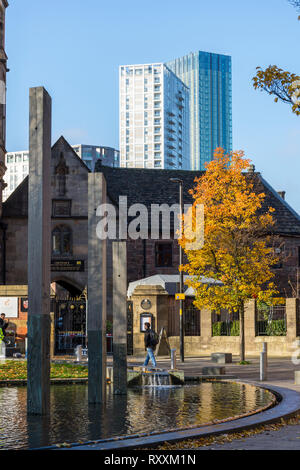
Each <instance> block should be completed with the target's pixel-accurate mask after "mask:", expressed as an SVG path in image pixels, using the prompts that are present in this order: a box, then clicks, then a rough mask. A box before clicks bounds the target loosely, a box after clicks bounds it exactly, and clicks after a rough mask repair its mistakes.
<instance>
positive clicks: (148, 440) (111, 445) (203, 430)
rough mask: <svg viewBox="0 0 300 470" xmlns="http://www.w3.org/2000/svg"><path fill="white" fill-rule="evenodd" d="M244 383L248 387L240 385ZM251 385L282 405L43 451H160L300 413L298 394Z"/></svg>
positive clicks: (283, 389) (53, 447)
mask: <svg viewBox="0 0 300 470" xmlns="http://www.w3.org/2000/svg"><path fill="white" fill-rule="evenodd" d="M239 382H240V383H246V382H242V381H239ZM247 384H248V385H253V386H256V387H260V388H264V389H266V390H269V391H270V392H272V393H273V394H275V395H276V396H277V398H278V399H279V400H280V401H279V403H278V404H277V405H276V406H274V407H272V408H269V409H267V410H265V411H261V412H256V413H255V414H252V415H250V416H246V417H243V418H237V419H233V420H231V421H227V422H222V423H219V424H217V423H216V424H210V425H207V426H205V425H204V426H201V427H192V428H188V429H181V430H172V431H163V432H160V433H150V434H147V435H134V436H125V437H124V436H123V437H114V438H110V439H105V440H97V441H91V442H86V443H84V444H78V443H74V444H68V447H57V446H50V447H44V448H42V449H39V450H43V449H45V450H106V451H110V450H122V449H124V450H127V449H138V448H140V449H142V448H143V447H144V448H149V447H152V448H154V447H157V446H158V445H161V444H163V443H164V442H168V443H175V442H179V441H183V440H187V439H195V438H196V439H199V438H204V437H208V436H214V435H218V434H228V433H233V432H238V431H241V430H245V429H250V428H255V427H258V426H261V425H263V424H268V423H273V422H276V421H278V420H280V419H281V418H288V417H290V416H292V415H294V414H295V413H296V412H298V411H300V394H299V393H298V392H295V391H294V390H290V389H286V388H282V387H275V386H270V385H262V384H260V383H253V382H247Z"/></svg>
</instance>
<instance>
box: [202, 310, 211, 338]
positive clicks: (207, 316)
mask: <svg viewBox="0 0 300 470" xmlns="http://www.w3.org/2000/svg"><path fill="white" fill-rule="evenodd" d="M200 322H201V323H200V334H201V337H202V338H203V340H204V341H207V340H209V339H210V338H211V337H212V321H211V310H207V309H202V310H201V313H200Z"/></svg>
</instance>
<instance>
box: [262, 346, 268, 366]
mask: <svg viewBox="0 0 300 470" xmlns="http://www.w3.org/2000/svg"><path fill="white" fill-rule="evenodd" d="M262 352H264V353H266V366H268V343H263V350H262Z"/></svg>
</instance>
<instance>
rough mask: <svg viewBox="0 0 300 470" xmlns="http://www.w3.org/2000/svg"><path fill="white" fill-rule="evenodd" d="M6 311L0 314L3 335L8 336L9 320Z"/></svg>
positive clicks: (0, 326)
mask: <svg viewBox="0 0 300 470" xmlns="http://www.w3.org/2000/svg"><path fill="white" fill-rule="evenodd" d="M5 316H6V315H5V313H1V315H0V328H1V330H2V333H3V336H4V337H5V336H6V331H5V330H6V328H7V327H8V323H9V321H8V320H6V319H5Z"/></svg>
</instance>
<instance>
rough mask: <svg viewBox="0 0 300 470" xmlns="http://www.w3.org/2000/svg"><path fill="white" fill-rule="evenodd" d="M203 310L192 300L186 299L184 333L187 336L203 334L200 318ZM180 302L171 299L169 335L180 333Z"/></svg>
mask: <svg viewBox="0 0 300 470" xmlns="http://www.w3.org/2000/svg"><path fill="white" fill-rule="evenodd" d="M200 315H201V312H200V310H198V309H197V308H196V307H195V306H194V305H193V303H192V300H190V299H186V301H185V306H184V325H185V327H184V335H185V336H201V327H200V324H201V322H200V318H201V316H200ZM179 318H180V315H179V302H178V301H175V299H174V300H173V299H172V300H171V299H170V300H169V306H168V331H167V334H168V336H179V335H180V321H179Z"/></svg>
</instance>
